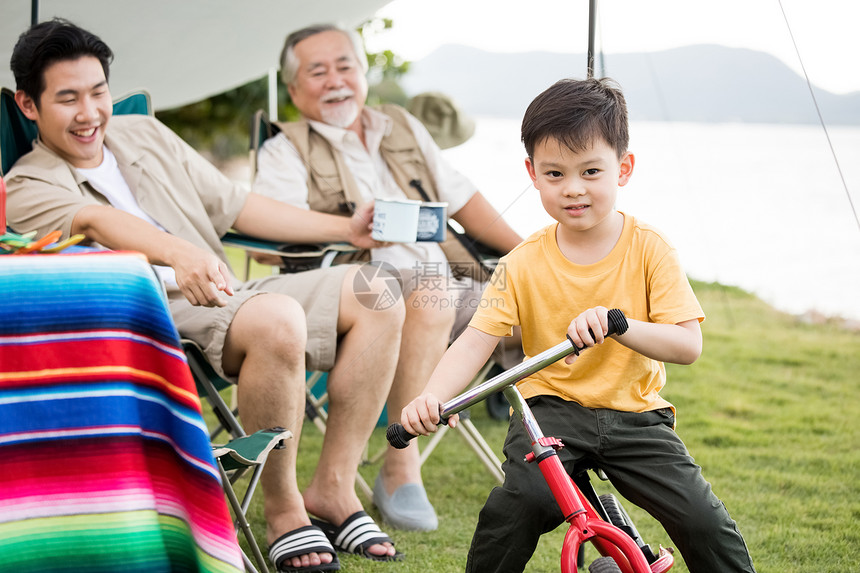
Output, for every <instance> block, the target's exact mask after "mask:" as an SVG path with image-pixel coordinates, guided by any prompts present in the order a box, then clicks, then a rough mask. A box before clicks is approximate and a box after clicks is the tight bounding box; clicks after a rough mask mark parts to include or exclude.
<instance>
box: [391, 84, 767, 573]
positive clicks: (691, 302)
mask: <svg viewBox="0 0 860 573" xmlns="http://www.w3.org/2000/svg"><path fill="white" fill-rule="evenodd" d="M522 140H523V143H524V145H525V149H526V153H527V154H528V157H527V158H526V162H525V163H526V169H527V170H528V173H529V176H530V177H531V179H532V181H533V182H534V186H535V187H536V188H537V190H538V191H539V193H540V198H541V202H542V203H543V206H544V209H546V212H547V213H548V214H549V215H550V216H552V218H553V219H555V220H556V223H554V224H553V225H550V226H548V227H546V228H544V229H542V230H540V231H538V232H536V233H535V234H533V235H532V236H531V237H529V238H527V239H526V240H525V241H523V243H522V244H521V245H519V246H518V247H517V248H516V249H514V250H513V251H512V252H511V253H510V254H508V255H507V256H505V257H504V258H503V259H502V261H503V262H504V263H505V272H506V278H507V280H506V283H505V288H504V289H499V288H496V287H495V286H494V285H495V283H491V284H490V286H489V287H488V288H487V291H486V292H485V293H484V299H485V300H494V301H500V303H499V304H495V305H481V306H480V307H479V309H478V310H477V311H476V313H475V316H474V317H473V318H472V321H471V322H470V323H469V327H468V328H467V329H466V331H465V332H464V333H463V334H462V335H461V336H460V337H459V338H458V339H457V340H456V341H455V342H454V343H453V344H452V345H451V347H450V349H449V350H448V351H447V352H446V354H445V356H444V358H443V359H442V361H441V362H440V363H439V364H438V366H437V367H436V369H435V370H434V372H433V375H432V376H431V378H430V380H429V382H428V383H427V386H426V388H425V389H424V392H423V394H422V395H421V396H419V397H418V398H416V399H415V400H414V401H413V402H412V403H410V404H409V405H408V406H407V407H406V408H405V409H404V410H403V412H402V415H401V423H402V424H403V427H404V428H405V429H406V430H407V431H408V432H410V433H412V434H429V433H432V432H435V431H436V425H437V424H438V423H439V407H440V404H441V403H443V402H444V401H446V400H448V399H450V398H452V397H453V396H454V395H455V394H456V393H457V392H459V391H460V390H461V389H462V388H463V387H465V385H466V384H467V383H468V382H469V380H470V379H471V377H472V376H474V373H475V372H476V371H477V370H478V368H480V365H481V364H482V361H483V360H485V359H486V357H487V355H488V353H487V350H486V349H487V348H492V347H493V346H494V345H495V344H496V343H497V342H498V340H499V339H500V338H501V337H503V336H509V335H510V333H511V331H512V329H513V327H515V326H517V325H520V326H521V327H522V340H523V350H524V352H525V355H526V356H527V357H532V356H536V355H538V354H539V353H541V352H543V351H544V350H546V349H548V348H552V347H553V346H555V345H556V344H558V342H559V341H561V340H563V339H564V337H565V335H567V336H569V337H570V339H571V341H572V342H573V343H574V344H575V345H576V346H577V347H580V348H581V347H583V346H589V347H593V348H592V349H590V350H589V351H588V352H584V353H583V354H582V356H572V357H568V358H567V359H565V360H559V361H557V362H555V363H553V364H551V365H549V366H547V367H546V368H544V369H543V370H540V371H539V372H536V373H534V374H533V375H531V376H529V377H527V378H525V379H523V380H522V381H520V382H519V383H518V384H517V387H518V388H519V390H520V392H521V393H522V394H523V396H524V397H525V398H526V399H527V400H528V403H529V406H530V408H531V410H532V412H533V413H534V415H535V418H536V419H537V421H538V423H539V424H540V426H541V428H542V430H543V432H544V433H545V435H547V436H553V437H555V438H558V439H559V440H561V442H562V443H563V444H564V449H562V450H560V451H559V459H560V460H561V461H562V463H563V464H564V467H565V470H566V471H567V472H568V473H569V474H570V475H574V473H575V470H576V468H577V466H579V465H580V464H581V463H582V462H586V463H592V464H594V465H595V466H596V467H598V468H600V469H602V470H603V471H604V472H605V473H606V475H607V476H609V479H610V481H612V483H613V485H614V486H615V487H616V489H617V490H618V491H619V492H620V493H621V494H622V495H624V496H625V497H626V498H627V499H629V500H630V501H632V502H633V503H636V504H637V505H640V506H641V507H643V508H645V509H646V510H647V511H648V512H649V513H650V514H651V515H653V516H654V517H655V518H657V519H658V520H659V521H660V522H661V524H662V525H663V527H664V528H665V529H666V531H667V533H668V534H669V535H670V536H671V538H672V540H673V541H674V542H675V544H676V545H677V547H678V548H679V549H680V551H681V554H682V556H683V557H684V560H685V563H686V565H687V567H688V568H689V570H690V571H691V572H695V573H705V572H708V573H729V572H746V573H749V572H752V571H754V569H753V565H752V561H751V559H750V556H749V553H748V552H747V548H746V545H745V543H744V540H743V537H741V534H740V533H739V532H738V529H737V526H736V524H735V522H734V521H733V520H732V519H731V517H730V516H729V514H728V512H727V511H726V508H725V506H724V505H723V504H722V502H721V501H720V500H719V499H718V498H717V497H716V495H714V493H713V492H712V491H711V485H710V484H709V483H708V482H707V481H706V480H705V479H704V477H703V476H702V472H701V468H700V467H699V466H697V465H696V464H695V462H694V461H693V458H692V457H691V456H690V454H689V453H688V452H687V448H686V446H685V445H684V443H683V442H682V441H681V439H680V438H679V437H678V435H677V434H676V433H675V432H674V423H675V412H674V408H673V407H672V405H671V404H670V403H669V402H668V401H666V400H665V399H664V398H663V397H661V396H660V393H659V392H660V390H661V389H662V388H663V386H664V385H665V383H666V370H665V366H664V362H672V363H678V364H690V363H692V362H694V361H695V360H697V359H698V357H699V355H700V353H701V351H702V335H701V331H700V329H699V322H700V321H702V320H704V313H703V312H702V309H701V307H700V306H699V303H698V301H697V300H696V296H695V294H694V293H693V290H692V288H691V287H690V283H689V281H688V280H687V277H686V276H685V275H684V272H683V269H682V268H681V264H680V261H679V259H678V254H677V252H676V251H675V249H674V248H672V246H671V245H670V244H669V242H668V241H667V240H666V238H665V237H664V236H663V234H662V233H660V231H658V230H657V229H655V228H654V227H651V226H650V225H647V224H646V223H643V222H642V221H640V220H638V219H636V218H635V217H633V216H632V215H630V214H627V213H622V212H620V211H617V210H616V208H615V199H616V197H617V194H618V188H619V187H621V186H623V185H626V184H627V183H628V181H629V180H630V177H631V175H632V173H633V166H634V159H633V155H632V154H631V153H630V152H629V151H628V150H627V144H628V127H627V107H626V103H625V101H624V96H623V95H622V93H621V90H620V89H619V88H618V87H617V85H615V84H614V82H612V81H611V80H608V79H605V78H604V79H599V80H598V79H589V80H561V81H559V82H556V83H555V84H554V85H553V86H551V87H550V88H548V89H547V90H546V91H544V92H543V93H541V94H540V95H538V97H537V98H535V100H534V101H533V102H532V103H531V105H530V106H529V107H528V109H527V110H526V113H525V116H524V118H523V124H522ZM613 307H615V308H619V309H621V310H622V311H623V312H624V314H625V315H626V317H627V321H628V324H629V328H628V329H627V331H626V332H625V333H624V334H623V335H620V336H612V337H608V336H606V333H607V328H608V320H607V312H608V311H607V308H613ZM590 332H593V333H594V334H593V336H592V334H591V333H590ZM452 421H453V423H454V424H456V422H457V421H456V420H455V419H454V418H453V417H452V419H450V420H449V421H448V422H449V424H450V423H451V422H452ZM530 446H531V444H530V440H529V437H528V435H527V434H526V432H525V431H524V429H523V427H522V424H520V423H518V422H517V421H513V422H512V423H511V425H510V427H509V429H508V436H507V438H506V440H505V447H504V453H505V458H506V459H505V463H504V466H503V467H504V470H505V483H504V484H503V485H502V487H499V488H495V489H494V490H493V491H492V492H491V493H490V495H489V497H488V499H487V502H486V504H485V505H484V508H483V509H482V510H481V514H480V516H479V518H478V525H477V528H476V529H475V535H474V537H473V538H472V546H471V549H470V550H469V556H468V562H467V565H466V570H467V571H470V572H475V573H501V572H510V573H513V572H520V571H523V570H524V568H525V566H526V564H527V563H528V561H529V559H530V558H531V556H532V553H533V552H534V550H535V548H536V547H537V543H538V540H539V539H540V536H541V534H542V533H544V532H548V531H551V530H553V529H555V528H556V527H558V526H559V525H560V524H561V523H563V522H564V518H565V516H563V515H562V514H561V510H560V509H559V506H558V504H557V503H556V501H555V499H554V498H553V496H552V493H551V491H550V489H549V487H548V486H547V484H546V482H545V480H544V479H543V478H542V476H541V474H540V471H539V469H538V468H537V464H531V463H528V462H527V461H526V460H525V459H524V454H525V453H527V452H529V451H530V449H531V448H530Z"/></svg>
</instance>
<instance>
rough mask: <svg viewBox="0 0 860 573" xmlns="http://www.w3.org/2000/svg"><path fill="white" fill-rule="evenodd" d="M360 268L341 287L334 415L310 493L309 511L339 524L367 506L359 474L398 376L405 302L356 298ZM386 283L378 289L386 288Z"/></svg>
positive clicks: (387, 550) (378, 548)
mask: <svg viewBox="0 0 860 573" xmlns="http://www.w3.org/2000/svg"><path fill="white" fill-rule="evenodd" d="M353 277H354V271H352V272H350V273H349V274H347V276H346V279H345V280H344V287H343V289H342V292H341V300H340V312H339V316H338V333H339V334H341V335H342V338H341V340H340V343H339V344H338V353H337V362H336V363H335V366H334V368H333V369H332V371H331V372H330V373H329V376H328V394H329V416H328V423H327V426H326V434H325V438H324V441H323V451H322V454H321V456H320V460H319V465H318V466H317V470H316V472H315V473H314V477H313V479H312V481H311V483H310V485H309V486H308V487H307V489H306V490H305V492H304V501H305V507H306V508H307V510H308V511H309V512H310V513H311V514H313V515H315V516H317V517H319V518H320V519H324V520H325V521H328V522H329V523H332V524H333V525H335V526H340V525H341V524H342V523H343V522H344V521H345V520H346V519H347V518H348V517H349V516H350V515H352V514H353V513H355V512H357V511H360V510H362V509H363V508H362V505H361V501H360V500H359V498H358V495H357V494H356V493H355V476H356V473H357V471H358V465H359V463H360V462H361V456H362V452H363V451H364V447H365V445H366V444H367V440H368V439H369V438H370V434H371V432H372V431H373V428H374V427H375V425H376V420H377V419H378V418H379V414H380V413H381V411H382V406H383V404H384V402H385V398H386V396H387V395H388V391H389V388H390V387H391V382H392V379H393V377H394V369H395V365H396V361H397V353H398V350H399V348H400V334H401V329H402V328H403V320H404V311H403V303H402V301H397V302H396V304H393V305H392V306H390V307H389V308H385V309H382V310H374V309H371V308H367V307H366V306H365V305H364V304H362V303H361V302H360V301H358V300H357V299H356V297H355V296H354V293H353V291H352V279H353ZM386 286H387V285H385V284H382V282H381V281H380V282H374V283H373V284H371V288H372V289H384V288H385V287H386ZM368 552H370V553H373V554H376V555H386V554H388V555H394V553H395V552H394V547H393V546H391V545H389V544H385V545H382V544H378V545H374V546H372V547H370V548H369V549H368Z"/></svg>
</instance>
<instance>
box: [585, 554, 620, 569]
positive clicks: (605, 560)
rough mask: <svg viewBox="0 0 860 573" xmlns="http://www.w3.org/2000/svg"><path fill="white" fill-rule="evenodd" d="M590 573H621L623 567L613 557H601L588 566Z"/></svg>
mask: <svg viewBox="0 0 860 573" xmlns="http://www.w3.org/2000/svg"><path fill="white" fill-rule="evenodd" d="M588 573H621V567H619V566H618V564H617V563H616V562H615V561H614V560H613V559H612V557H601V558H599V559H595V560H594V561H592V562H591V565H589V566H588Z"/></svg>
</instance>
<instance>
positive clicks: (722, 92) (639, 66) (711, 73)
mask: <svg viewBox="0 0 860 573" xmlns="http://www.w3.org/2000/svg"><path fill="white" fill-rule="evenodd" d="M596 68H597V72H598V73H599V75H606V76H609V77H612V78H614V79H615V80H617V81H618V82H619V83H620V84H621V86H622V87H623V88H624V92H625V95H626V97H627V104H628V107H629V110H630V117H631V119H634V120H639V121H695V122H758V123H817V122H818V116H817V114H816V111H815V105H814V103H813V100H812V97H811V96H810V93H809V88H808V87H807V84H806V81H805V79H804V78H803V77H801V76H799V75H798V74H796V73H795V72H794V71H793V70H791V69H790V68H789V67H788V66H786V65H785V64H783V63H782V62H781V61H780V60H778V59H777V58H775V57H773V56H771V55H769V54H766V53H763V52H757V51H753V50H747V49H741V48H728V47H724V46H715V45H697V46H688V47H684V48H675V49H672V50H665V51H662V52H649V53H636V54H607V55H606V56H605V65H604V66H603V67H602V68H601V63H600V60H599V59H598V62H597V65H596ZM585 70H586V57H585V54H558V53H550V52H528V53H514V54H500V53H491V52H485V51H482V50H478V49H476V48H471V47H466V46H459V45H445V46H442V47H440V48H439V49H437V50H436V51H434V52H433V53H432V54H430V55H429V56H427V57H426V58H423V59H421V60H418V61H416V62H413V63H412V66H411V68H410V71H409V73H408V74H406V76H405V77H404V78H403V79H402V80H401V84H402V85H403V87H404V89H405V90H406V91H407V92H408V93H409V94H410V95H414V94H416V93H419V92H422V91H441V92H444V93H447V94H449V95H450V96H452V97H453V98H454V99H455V100H456V101H457V102H458V104H459V105H460V106H461V107H462V108H463V110H464V111H466V112H467V113H468V114H470V115H491V116H502V117H511V118H517V119H518V118H521V117H522V114H523V112H524V111H525V109H526V107H527V106H528V104H529V102H531V100H532V99H533V98H534V97H535V96H536V95H537V94H538V93H540V92H541V91H543V90H544V89H545V88H546V87H548V86H549V85H551V84H552V83H553V82H555V81H556V80H558V79H559V78H562V77H580V78H581V77H585ZM815 96H816V98H817V99H818V105H819V108H820V109H821V113H822V115H823V117H824V120H825V122H827V123H828V124H846V125H860V92H854V93H851V94H846V95H838V94H833V93H830V92H827V91H825V90H822V89H818V88H816V89H815Z"/></svg>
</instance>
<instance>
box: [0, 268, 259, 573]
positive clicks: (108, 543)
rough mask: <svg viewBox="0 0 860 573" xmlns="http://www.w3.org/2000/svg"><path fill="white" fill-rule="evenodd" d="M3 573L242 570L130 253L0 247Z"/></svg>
mask: <svg viewBox="0 0 860 573" xmlns="http://www.w3.org/2000/svg"><path fill="white" fill-rule="evenodd" d="M0 469H2V471H0V555H2V558H0V571H2V572H7V571H8V572H13V571H14V572H16V573H18V572H21V571H27V572H36V571H45V572H48V571H87V572H89V573H93V572H111V573H115V572H123V573H132V572H137V571H140V572H144V571H145V572H146V573H153V572H159V571H216V572H221V571H225V572H227V571H229V572H236V571H242V570H243V566H242V557H241V553H240V551H239V547H238V544H237V540H236V534H235V531H234V529H233V524H232V521H231V518H230V514H229V512H228V509H227V505H226V500H225V498H224V493H223V490H222V488H221V484H220V479H219V476H218V472H217V469H216V466H215V465H214V460H213V458H212V452H211V447H210V443H209V439H208V435H207V432H206V426H205V424H204V422H203V420H202V417H201V415H200V401H199V398H198V396H197V393H196V391H195V386H194V382H193V380H192V378H191V374H190V372H189V370H188V367H187V364H186V362H185V355H184V354H183V352H182V349H181V346H180V343H179V338H178V335H177V333H176V330H175V327H174V326H173V323H172V321H171V319H170V315H169V314H168V311H167V307H166V303H165V299H164V296H163V293H162V291H161V287H160V284H159V283H158V282H157V279H156V278H155V275H154V273H153V272H152V269H151V267H150V266H149V265H148V264H147V263H146V261H145V260H144V259H143V258H142V256H140V255H137V254H132V253H99V254H89V253H88V254H70V255H62V254H61V255H26V256H15V255H3V256H0Z"/></svg>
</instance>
